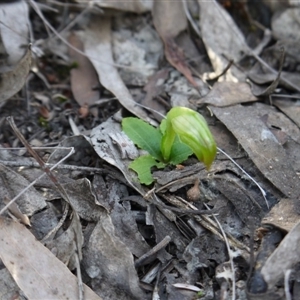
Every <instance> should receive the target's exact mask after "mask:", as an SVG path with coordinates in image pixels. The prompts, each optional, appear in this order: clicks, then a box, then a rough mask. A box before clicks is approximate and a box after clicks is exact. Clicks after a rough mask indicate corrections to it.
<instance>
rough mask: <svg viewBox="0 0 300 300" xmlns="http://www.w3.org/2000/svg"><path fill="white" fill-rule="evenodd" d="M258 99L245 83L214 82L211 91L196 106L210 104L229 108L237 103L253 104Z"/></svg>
mask: <svg viewBox="0 0 300 300" xmlns="http://www.w3.org/2000/svg"><path fill="white" fill-rule="evenodd" d="M257 100H258V99H257V98H256V97H255V96H253V95H252V93H251V88H250V86H249V85H248V84H247V83H245V82H230V81H223V82H216V83H215V84H214V86H213V88H212V90H211V91H210V92H209V93H208V94H207V95H206V96H205V97H203V98H201V99H200V100H199V101H197V104H202V103H206V104H211V105H214V106H219V107H223V106H230V105H234V104H238V103H244V102H253V101H257Z"/></svg>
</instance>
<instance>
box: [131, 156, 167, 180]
mask: <svg viewBox="0 0 300 300" xmlns="http://www.w3.org/2000/svg"><path fill="white" fill-rule="evenodd" d="M154 166H155V167H157V168H159V169H161V168H164V167H165V166H166V165H165V164H164V163H161V162H157V161H156V160H155V159H154V158H153V157H152V156H151V155H143V156H140V157H138V158H137V159H135V160H134V161H133V162H132V163H130V165H129V168H130V169H132V170H133V171H135V172H136V173H137V174H138V178H139V181H140V183H143V184H146V185H149V184H151V183H152V182H153V181H154V179H153V177H152V174H151V168H152V167H154Z"/></svg>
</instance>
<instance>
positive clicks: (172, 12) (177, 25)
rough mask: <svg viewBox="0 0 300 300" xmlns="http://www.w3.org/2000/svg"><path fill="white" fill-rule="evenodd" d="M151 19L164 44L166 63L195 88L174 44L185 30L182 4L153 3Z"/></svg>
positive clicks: (161, 0) (178, 48)
mask: <svg viewBox="0 0 300 300" xmlns="http://www.w3.org/2000/svg"><path fill="white" fill-rule="evenodd" d="M152 17H153V22H154V25H155V28H156V30H157V32H158V33H159V35H160V37H161V38H162V40H163V42H164V45H165V55H166V58H167V60H168V62H169V63H170V64H171V65H172V66H173V67H174V68H176V69H177V70H178V71H179V72H181V73H182V74H183V75H184V76H185V77H186V78H187V79H188V80H189V82H190V83H191V84H192V85H193V86H195V87H197V83H196V82H195V80H194V78H193V76H192V72H191V70H190V69H189V67H188V65H187V63H186V58H185V55H184V53H183V51H182V49H181V48H180V47H178V45H177V44H176V42H175V38H176V37H177V36H178V34H179V33H180V32H182V31H183V30H185V29H186V28H187V20H186V16H185V12H184V9H183V5H182V2H180V1H173V2H172V1H164V0H157V1H154V5H153V9H152Z"/></svg>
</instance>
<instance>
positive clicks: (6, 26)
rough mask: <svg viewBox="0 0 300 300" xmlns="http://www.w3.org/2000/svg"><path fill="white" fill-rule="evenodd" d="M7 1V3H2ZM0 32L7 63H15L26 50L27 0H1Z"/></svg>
mask: <svg viewBox="0 0 300 300" xmlns="http://www.w3.org/2000/svg"><path fill="white" fill-rule="evenodd" d="M3 2H7V3H3ZM0 20H1V22H0V34H1V37H2V40H3V43H4V46H5V48H6V51H7V52H8V54H9V56H8V58H7V63H8V65H10V66H14V65H16V64H17V63H18V62H19V61H20V59H21V58H22V57H23V56H24V54H25V52H26V48H25V47H24V46H26V45H27V44H28V42H29V39H28V38H29V34H28V33H29V24H30V21H29V7H28V3H27V1H14V2H12V1H2V2H1V4H0Z"/></svg>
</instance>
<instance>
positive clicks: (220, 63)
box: [198, 0, 248, 81]
mask: <svg viewBox="0 0 300 300" xmlns="http://www.w3.org/2000/svg"><path fill="white" fill-rule="evenodd" d="M198 3H199V6H200V23H199V25H200V28H201V32H202V39H203V42H204V44H205V47H206V50H207V53H208V56H209V58H210V61H211V63H212V65H213V67H214V70H215V73H216V74H221V73H222V72H223V70H224V69H225V68H226V66H227V65H228V63H229V61H230V60H234V61H239V60H240V59H241V58H242V56H243V53H247V51H248V47H247V45H246V42H245V38H244V36H243V34H242V33H241V31H240V30H239V28H238V27H237V25H236V24H235V23H234V21H233V20H232V18H231V16H230V15H229V14H228V13H227V12H226V10H225V9H224V8H223V7H222V6H221V5H220V4H219V3H218V2H217V1H201V0H198ZM231 72H232V73H233V75H232V74H231ZM225 75H226V79H227V80H230V81H238V80H239V81H242V79H244V78H245V75H244V74H242V73H241V72H240V71H238V70H237V69H236V68H235V67H234V66H232V67H231V68H230V70H229V71H227V73H226V74H225ZM222 77H224V76H222ZM236 77H237V78H236ZM219 81H221V80H219Z"/></svg>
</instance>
